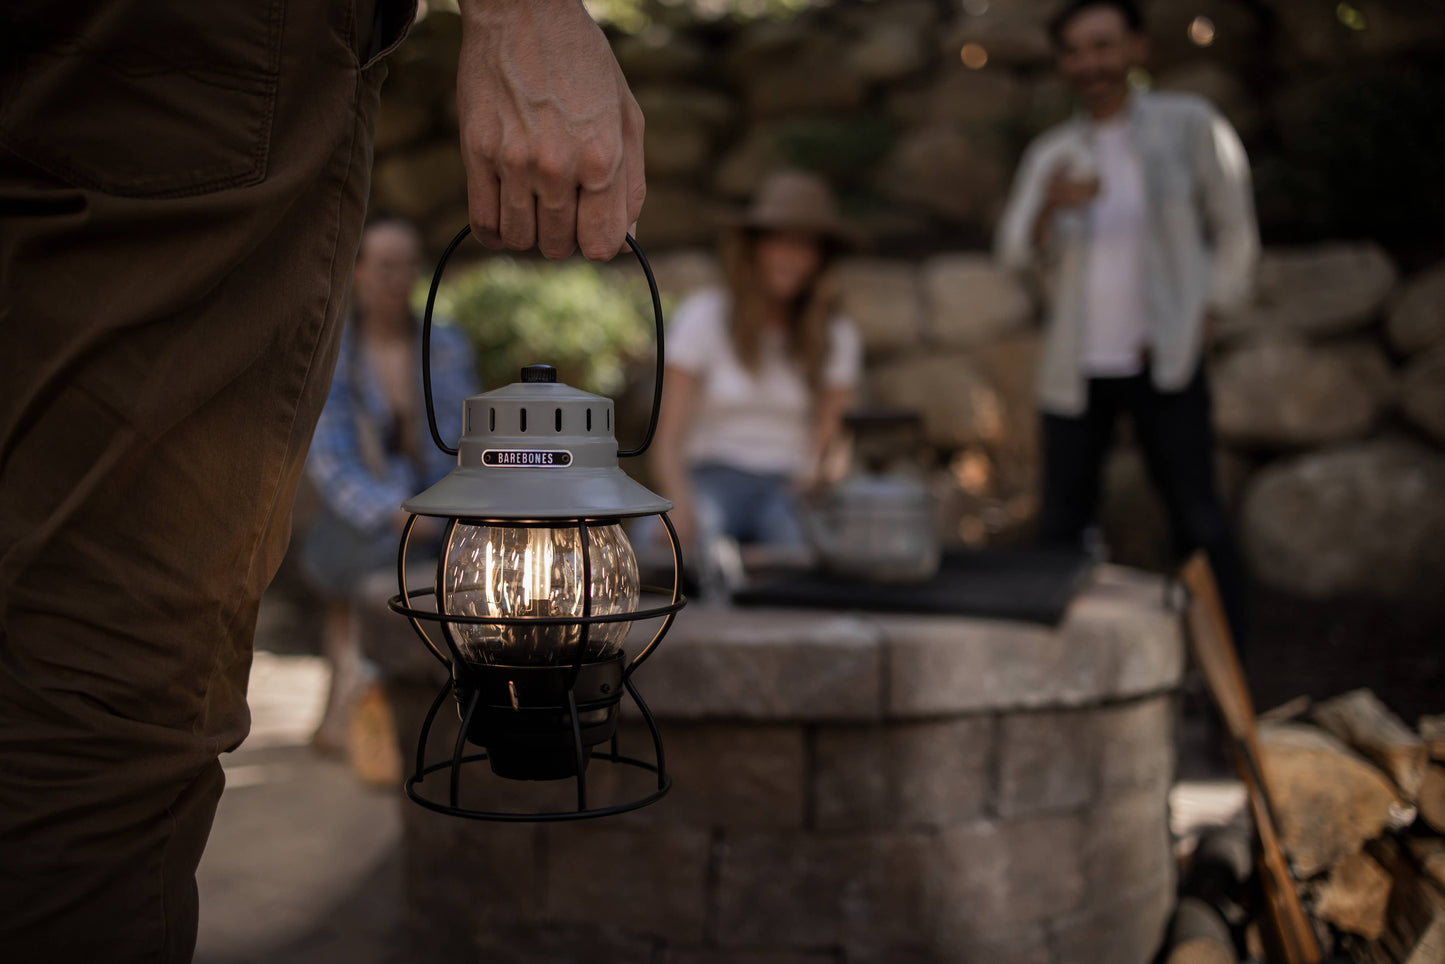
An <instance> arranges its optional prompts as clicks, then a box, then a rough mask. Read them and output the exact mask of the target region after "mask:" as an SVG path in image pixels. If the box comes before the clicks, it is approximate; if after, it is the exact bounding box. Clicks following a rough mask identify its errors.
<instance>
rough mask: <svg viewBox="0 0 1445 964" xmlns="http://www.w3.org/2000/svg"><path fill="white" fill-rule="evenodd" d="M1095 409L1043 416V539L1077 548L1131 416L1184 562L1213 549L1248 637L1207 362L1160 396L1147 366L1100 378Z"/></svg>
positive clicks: (1235, 625)
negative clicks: (1220, 479)
mask: <svg viewBox="0 0 1445 964" xmlns="http://www.w3.org/2000/svg"><path fill="white" fill-rule="evenodd" d="M1088 395H1089V397H1088V408H1087V409H1086V411H1085V412H1084V414H1083V415H1082V416H1080V417H1078V418H1065V417H1063V416H1059V415H1050V414H1047V413H1046V414H1045V415H1044V417H1043V445H1044V485H1043V506H1042V510H1041V514H1040V524H1039V525H1040V535H1041V538H1042V540H1043V541H1044V542H1046V543H1050V544H1062V545H1071V546H1077V545H1079V543H1080V540H1081V537H1082V536H1083V533H1084V530H1085V529H1086V528H1088V527H1089V526H1090V525H1091V524H1092V523H1093V522H1094V519H1095V515H1096V513H1097V510H1098V506H1099V489H1100V481H1101V478H1102V476H1103V469H1104V461H1105V458H1106V457H1107V455H1108V454H1109V450H1110V448H1111V447H1112V445H1113V440H1114V430H1115V426H1116V425H1117V423H1118V421H1119V416H1120V415H1122V414H1127V415H1128V416H1129V417H1130V419H1131V420H1132V421H1133V423H1134V434H1135V437H1136V439H1137V440H1138V443H1139V449H1140V451H1141V452H1142V453H1143V456H1144V462H1145V464H1146V465H1147V466H1148V469H1149V475H1150V477H1151V479H1152V480H1153V482H1154V486H1155V488H1156V489H1158V491H1159V494H1160V495H1161V496H1162V497H1163V499H1164V505H1165V507H1166V509H1167V510H1168V513H1169V523H1170V527H1171V529H1172V530H1173V536H1174V544H1175V549H1176V551H1177V552H1178V553H1179V555H1180V558H1183V557H1184V556H1186V555H1187V554H1189V553H1190V552H1193V551H1194V550H1196V549H1203V550H1205V551H1206V552H1207V553H1208V554H1209V561H1210V564H1211V566H1212V567H1213V569H1214V572H1215V577H1216V578H1217V579H1218V581H1219V587H1220V594H1221V595H1222V596H1223V598H1224V604H1225V608H1226V610H1227V611H1228V614H1229V620H1230V626H1231V629H1232V630H1233V632H1234V635H1235V638H1236V640H1238V641H1239V643H1240V644H1241V645H1242V644H1243V643H1244V641H1245V639H1246V632H1247V625H1246V619H1245V608H1246V601H1245V592H1246V589H1245V576H1244V571H1243V566H1242V565H1241V563H1240V560H1239V554H1238V551H1237V550H1236V548H1235V544H1234V538H1233V535H1232V534H1231V532H1230V528H1229V521H1228V519H1227V518H1226V517H1225V514H1224V508H1223V506H1222V504H1221V502H1220V499H1219V493H1218V490H1217V486H1216V483H1215V476H1214V429H1213V427H1212V425H1211V422H1210V402H1209V384H1208V379H1207V377H1206V375H1205V373H1204V370H1203V368H1202V367H1201V369H1200V370H1199V371H1198V372H1197V373H1196V374H1195V376H1194V378H1193V379H1192V380H1191V381H1190V382H1189V384H1188V385H1186V386H1185V387H1184V389H1183V390H1182V391H1178V392H1161V391H1159V390H1158V389H1157V388H1155V387H1154V384H1153V381H1152V379H1151V378H1150V376H1149V374H1148V372H1145V373H1143V374H1140V375H1136V376H1133V377H1129V378H1093V379H1090V380H1089V382H1088Z"/></svg>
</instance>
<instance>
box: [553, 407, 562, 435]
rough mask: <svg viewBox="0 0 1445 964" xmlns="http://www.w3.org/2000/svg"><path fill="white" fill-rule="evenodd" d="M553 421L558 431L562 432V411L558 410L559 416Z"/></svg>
mask: <svg viewBox="0 0 1445 964" xmlns="http://www.w3.org/2000/svg"><path fill="white" fill-rule="evenodd" d="M552 421H553V423H554V424H555V425H556V426H557V431H559V432H560V431H562V410H561V409H560V408H559V409H557V414H556V416H555V417H554V418H553V420H552Z"/></svg>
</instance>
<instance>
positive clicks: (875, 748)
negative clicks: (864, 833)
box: [812, 717, 994, 832]
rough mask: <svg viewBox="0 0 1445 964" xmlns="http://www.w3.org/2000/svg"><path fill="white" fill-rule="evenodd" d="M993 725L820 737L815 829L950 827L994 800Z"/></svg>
mask: <svg viewBox="0 0 1445 964" xmlns="http://www.w3.org/2000/svg"><path fill="white" fill-rule="evenodd" d="M993 742H994V724H993V720H991V719H989V718H987V717H979V718H970V719H962V720H946V721H929V722H919V723H887V724H882V725H873V726H825V727H820V728H818V729H817V730H816V731H814V733H813V754H812V759H813V793H812V799H813V807H814V812H813V822H814V826H816V827H817V828H818V829H819V830H821V831H824V832H832V831H835V830H878V829H891V828H923V827H949V826H954V825H957V824H960V823H964V822H968V821H971V820H974V819H976V818H977V817H979V816H980V815H981V814H982V812H983V809H984V806H985V804H986V803H987V801H988V788H989V767H990V763H991V761H992V758H993Z"/></svg>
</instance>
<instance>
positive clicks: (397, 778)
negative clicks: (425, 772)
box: [346, 683, 401, 787]
mask: <svg viewBox="0 0 1445 964" xmlns="http://www.w3.org/2000/svg"><path fill="white" fill-rule="evenodd" d="M346 756H347V760H348V761H349V762H350V763H351V771H352V772H353V773H355V774H356V776H357V779H359V780H360V781H361V782H362V783H364V784H366V785H367V786H369V787H395V786H398V785H399V784H400V783H401V750H400V749H399V748H398V747H397V744H396V716H395V715H394V714H393V713H392V709H391V700H390V699H388V698H387V695H386V689H385V687H383V686H382V685H381V684H380V683H368V684H366V687H365V688H364V689H363V690H362V691H361V694H360V695H359V696H358V697H357V699H356V703H355V704H353V706H352V708H351V721H350V725H349V726H348V727H347V733H346Z"/></svg>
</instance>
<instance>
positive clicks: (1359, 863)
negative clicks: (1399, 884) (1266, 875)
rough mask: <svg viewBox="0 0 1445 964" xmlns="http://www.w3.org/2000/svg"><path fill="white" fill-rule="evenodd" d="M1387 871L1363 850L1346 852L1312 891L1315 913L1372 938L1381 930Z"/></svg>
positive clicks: (1387, 894) (1387, 897)
mask: <svg viewBox="0 0 1445 964" xmlns="http://www.w3.org/2000/svg"><path fill="white" fill-rule="evenodd" d="M1392 883H1393V880H1392V878H1391V877H1390V874H1389V873H1388V872H1387V871H1386V870H1385V869H1384V868H1383V867H1381V866H1380V865H1379V864H1378V863H1377V862H1376V861H1375V859H1374V858H1373V857H1371V856H1370V855H1369V854H1366V853H1364V852H1363V851H1356V852H1355V853H1352V854H1347V855H1346V856H1344V857H1341V858H1340V859H1339V860H1338V861H1336V862H1335V865H1334V866H1333V867H1331V868H1330V875H1329V877H1328V878H1327V879H1326V880H1325V882H1324V883H1323V884H1321V885H1320V886H1319V888H1318V890H1317V892H1316V894H1315V907H1314V910H1315V916H1317V917H1319V918H1320V919H1321V920H1324V921H1328V922H1329V923H1331V924H1333V925H1335V926H1336V927H1338V928H1339V929H1340V930H1342V931H1345V932H1347V933H1350V934H1359V935H1360V936H1361V937H1364V938H1367V939H1368V940H1374V939H1376V938H1377V937H1379V936H1380V935H1381V934H1382V933H1384V930H1385V910H1386V908H1387V907H1388V906H1389V903H1390V886H1391V884H1392Z"/></svg>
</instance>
